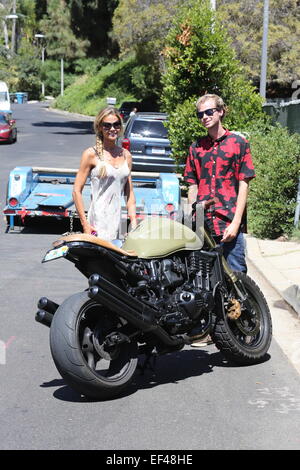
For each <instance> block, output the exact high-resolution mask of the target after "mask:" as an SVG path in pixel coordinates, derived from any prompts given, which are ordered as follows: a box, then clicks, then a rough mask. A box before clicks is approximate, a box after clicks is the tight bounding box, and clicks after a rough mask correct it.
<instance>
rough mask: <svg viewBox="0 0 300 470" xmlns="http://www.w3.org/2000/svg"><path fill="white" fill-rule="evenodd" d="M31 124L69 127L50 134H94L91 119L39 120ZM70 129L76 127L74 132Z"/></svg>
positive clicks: (35, 125)
mask: <svg viewBox="0 0 300 470" xmlns="http://www.w3.org/2000/svg"><path fill="white" fill-rule="evenodd" d="M32 126H34V127H59V128H65V129H70V131H67V130H66V132H64V131H57V132H52V134H94V131H93V123H92V122H91V121H54V122H53V121H41V122H33V123H32ZM72 129H76V132H72V131H71V130H72Z"/></svg>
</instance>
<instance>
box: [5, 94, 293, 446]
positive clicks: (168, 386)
mask: <svg viewBox="0 0 300 470" xmlns="http://www.w3.org/2000/svg"><path fill="white" fill-rule="evenodd" d="M14 116H15V118H16V119H17V123H18V130H19V136H18V142H17V143H16V144H13V145H3V144H2V145H0V162H1V172H0V188H1V190H0V191H1V193H0V209H1V211H2V209H3V207H4V204H5V191H6V183H7V179H8V175H9V171H10V170H11V169H12V168H14V167H15V166H17V165H30V166H31V165H32V166H51V167H53V166H57V167H68V168H74V167H75V168H76V167H77V166H78V163H79V159H80V155H81V152H82V150H83V149H84V148H85V147H87V146H89V145H91V144H93V142H94V137H93V135H92V131H91V122H90V120H88V119H87V120H86V119H84V118H82V117H80V116H68V115H66V114H59V113H54V112H50V111H47V109H46V107H45V104H29V103H28V104H23V105H14ZM5 226H6V225H5V221H4V219H2V217H1V222H0V250H1V270H0V295H1V321H0V340H1V342H0V345H1V347H2V352H1V356H0V358H1V364H0V383H1V388H0V422H1V426H0V449H1V450H3V449H7V450H11V449H60V450H62V449H64V450H69V449H86V450H88V449H93V450H95V449H98V450H111V451H113V450H126V449H130V450H137V449H138V450H142V449H146V450H150V449H151V450H171V449H176V450H182V451H184V450H186V451H188V450H196V449H200V450H205V449H214V450H215V449H222V450H228V449H237V450H241V449H245V450H246V449H253V450H254V449H255V450H258V449H299V448H300V434H299V416H300V391H299V390H300V377H299V374H298V372H297V371H296V369H295V368H294V367H293V366H292V364H291V363H290V362H289V360H288V358H287V357H286V356H285V355H284V354H283V352H282V350H281V349H280V347H279V346H278V344H277V342H276V340H275V339H274V340H273V342H272V345H271V348H270V351H269V357H268V360H267V361H266V362H264V363H263V364H259V365H255V366H252V367H234V366H233V365H231V364H228V363H227V361H225V360H224V359H223V357H222V355H221V354H220V353H219V352H218V351H217V349H216V348H215V347H214V346H209V347H206V348H202V349H195V348H191V347H186V348H185V349H184V350H183V351H180V352H178V353H174V354H170V355H166V356H163V357H160V358H159V359H158V362H157V366H156V369H155V372H152V371H147V372H146V373H145V375H138V376H137V377H136V379H135V382H134V384H133V385H132V386H131V387H130V388H129V389H128V390H127V392H126V393H125V394H124V395H123V396H122V397H119V398H117V399H114V400H108V401H105V402H93V401H89V400H86V399H84V398H82V397H80V396H79V395H78V394H76V393H75V392H74V391H73V390H72V389H71V388H69V387H68V386H67V385H66V384H65V383H64V381H63V380H62V379H61V377H60V375H59V373H58V372H57V370H56V368H55V366H54V364H53V361H52V359H51V355H50V350H49V330H48V329H47V328H46V327H44V326H42V325H40V324H38V323H36V322H35V320H34V316H35V312H36V303H37V300H38V299H39V298H40V297H41V296H43V295H46V296H48V297H49V298H51V299H53V300H55V301H56V302H58V303H60V302H61V301H62V300H63V299H64V298H66V297H67V296H69V295H70V294H72V293H74V292H79V291H81V290H84V289H85V288H86V287H87V281H86V279H84V278H83V276H82V275H81V274H80V273H79V272H76V270H75V268H74V267H73V265H72V264H71V263H68V262H67V261H65V260H62V259H60V260H57V261H56V262H51V263H46V264H41V259H42V257H43V255H44V253H45V252H46V251H47V250H48V248H50V245H51V243H52V241H54V240H55V239H56V238H57V234H59V233H62V231H64V228H63V227H61V226H60V225H59V224H52V225H51V226H50V225H47V226H46V225H45V224H43V225H42V226H36V227H33V228H31V229H25V230H23V231H16V232H15V233H5ZM254 275H255V273H254ZM263 290H264V293H265V295H266V296H267V299H268V301H269V304H270V307H271V311H272V315H276V309H278V308H279V309H281V310H282V309H284V308H285V307H284V305H282V304H280V300H278V299H276V296H275V297H274V292H273V293H272V292H271V290H270V288H269V286H267V285H266V284H264V287H263ZM278 302H279V303H278ZM3 345H5V349H4V348H3Z"/></svg>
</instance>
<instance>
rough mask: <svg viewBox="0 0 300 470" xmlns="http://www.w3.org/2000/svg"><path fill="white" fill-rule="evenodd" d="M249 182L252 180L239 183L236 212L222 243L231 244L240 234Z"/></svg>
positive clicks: (225, 231)
mask: <svg viewBox="0 0 300 470" xmlns="http://www.w3.org/2000/svg"><path fill="white" fill-rule="evenodd" d="M249 181H250V179H248V178H246V179H244V180H241V181H240V182H239V193H238V197H237V202H236V211H235V214H234V217H233V220H232V222H231V224H230V225H228V227H226V229H225V230H224V233H223V238H222V240H221V242H231V240H233V239H234V238H235V237H236V236H237V234H238V231H239V228H240V225H241V222H242V217H243V214H244V210H245V207H246V203H247V197H248V190H249Z"/></svg>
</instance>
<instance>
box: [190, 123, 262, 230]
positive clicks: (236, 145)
mask: <svg viewBox="0 0 300 470" xmlns="http://www.w3.org/2000/svg"><path fill="white" fill-rule="evenodd" d="M254 177H255V171H254V166H253V163H252V157H251V153H250V145H249V142H248V141H247V140H246V139H245V138H244V137H242V136H240V135H239V134H235V133H233V132H230V131H228V130H226V132H225V134H224V135H223V136H222V137H220V138H219V139H217V140H215V141H213V140H212V139H211V137H210V136H209V135H207V136H205V137H202V138H200V139H199V140H198V141H197V142H195V143H193V144H192V145H191V147H190V153H189V156H188V158H187V162H186V167H185V172H184V179H185V181H186V182H187V183H189V184H197V186H198V193H197V202H201V201H206V200H208V199H212V198H214V199H215V204H214V205H212V206H211V207H210V209H209V211H207V214H206V220H207V222H208V225H209V227H210V229H211V230H212V232H213V234H214V235H217V236H220V235H222V234H223V232H224V230H225V228H226V227H227V226H228V225H229V224H230V222H231V221H232V219H233V217H234V214H235V211H236V203H237V196H238V189H239V182H240V181H241V180H244V179H251V178H254ZM244 219H245V214H244ZM243 223H244V220H243V221H242V225H243Z"/></svg>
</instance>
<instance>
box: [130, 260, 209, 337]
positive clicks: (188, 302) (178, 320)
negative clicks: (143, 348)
mask: <svg viewBox="0 0 300 470" xmlns="http://www.w3.org/2000/svg"><path fill="white" fill-rule="evenodd" d="M132 269H134V271H135V274H138V275H139V278H140V280H139V281H138V282H137V287H135V288H131V294H132V295H134V296H136V297H138V298H139V299H140V300H141V301H143V302H146V303H148V304H150V305H152V306H154V307H155V308H156V309H158V312H159V313H158V321H159V323H160V324H161V325H162V326H163V327H164V328H166V329H167V330H168V331H169V332H170V333H172V334H175V333H181V332H186V331H187V330H188V329H189V328H191V327H193V326H194V325H195V324H196V323H197V321H199V318H200V317H201V316H205V315H207V312H210V311H211V310H212V305H213V296H212V289H211V276H212V261H211V258H207V257H205V256H204V255H203V254H202V253H201V252H198V251H195V252H191V253H190V254H189V255H188V256H186V255H185V256H182V257H180V256H173V257H172V258H168V259H163V260H157V259H156V260H151V261H143V262H140V263H138V264H136V265H135V266H134V268H132Z"/></svg>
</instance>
